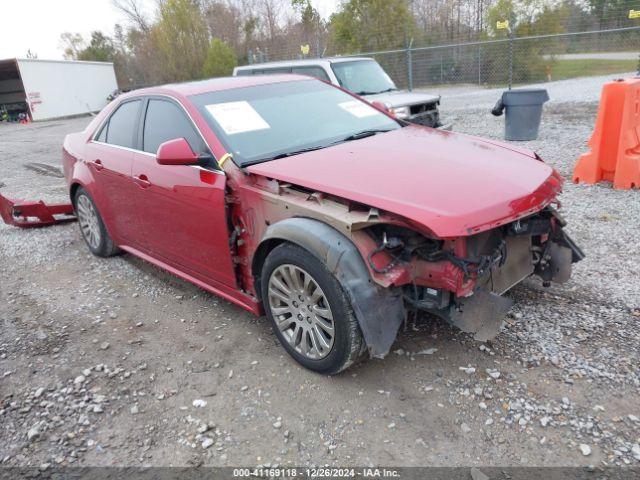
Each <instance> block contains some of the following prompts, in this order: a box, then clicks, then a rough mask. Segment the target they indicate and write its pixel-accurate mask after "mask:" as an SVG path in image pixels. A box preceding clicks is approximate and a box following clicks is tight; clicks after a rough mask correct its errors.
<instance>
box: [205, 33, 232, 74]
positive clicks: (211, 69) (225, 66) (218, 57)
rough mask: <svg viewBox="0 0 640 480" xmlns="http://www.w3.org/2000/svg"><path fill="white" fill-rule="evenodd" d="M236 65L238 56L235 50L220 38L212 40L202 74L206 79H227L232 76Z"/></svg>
mask: <svg viewBox="0 0 640 480" xmlns="http://www.w3.org/2000/svg"><path fill="white" fill-rule="evenodd" d="M236 65H237V60H236V54H235V52H234V51H233V49H232V48H231V47H230V46H229V45H227V44H226V43H225V42H223V41H222V40H220V39H219V38H214V39H213V40H211V44H210V45H209V49H208V50H207V58H206V59H205V61H204V66H203V67H202V74H203V75H204V76H205V77H225V76H227V75H231V72H232V71H233V68H234V67H235V66H236Z"/></svg>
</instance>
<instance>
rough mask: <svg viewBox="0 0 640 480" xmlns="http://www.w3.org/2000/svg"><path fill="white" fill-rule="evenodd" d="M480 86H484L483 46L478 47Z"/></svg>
mask: <svg viewBox="0 0 640 480" xmlns="http://www.w3.org/2000/svg"><path fill="white" fill-rule="evenodd" d="M478 85H482V46H481V45H478Z"/></svg>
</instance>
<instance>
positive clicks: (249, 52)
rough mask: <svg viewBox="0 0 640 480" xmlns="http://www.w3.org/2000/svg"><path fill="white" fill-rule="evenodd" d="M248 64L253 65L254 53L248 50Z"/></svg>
mask: <svg viewBox="0 0 640 480" xmlns="http://www.w3.org/2000/svg"><path fill="white" fill-rule="evenodd" d="M247 63H248V64H249V65H251V64H252V63H253V51H252V50H251V49H249V50H247Z"/></svg>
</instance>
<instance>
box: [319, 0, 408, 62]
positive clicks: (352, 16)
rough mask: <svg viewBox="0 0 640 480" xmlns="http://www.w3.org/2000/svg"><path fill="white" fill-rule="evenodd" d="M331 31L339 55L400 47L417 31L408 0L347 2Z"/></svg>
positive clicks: (351, 0) (352, 0)
mask: <svg viewBox="0 0 640 480" xmlns="http://www.w3.org/2000/svg"><path fill="white" fill-rule="evenodd" d="M329 28H330V31H331V41H332V44H333V48H334V49H335V50H336V52H338V53H353V52H361V51H367V50H385V49H390V48H399V47H402V46H403V45H404V44H405V42H406V41H407V38H410V37H411V35H413V32H414V30H415V28H414V19H413V16H412V15H411V12H410V10H409V3H408V1H407V0H348V1H345V2H344V3H342V5H341V6H340V10H339V11H338V12H336V13H334V14H333V15H331V19H330V25H329Z"/></svg>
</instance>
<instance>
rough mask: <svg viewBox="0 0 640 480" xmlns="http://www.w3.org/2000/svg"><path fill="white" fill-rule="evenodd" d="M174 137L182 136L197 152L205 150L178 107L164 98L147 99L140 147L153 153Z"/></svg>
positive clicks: (201, 141)
mask: <svg viewBox="0 0 640 480" xmlns="http://www.w3.org/2000/svg"><path fill="white" fill-rule="evenodd" d="M176 138H184V139H185V140H186V141H187V142H188V143H189V146H190V147H191V150H193V151H194V152H195V153H197V154H200V153H204V152H206V151H207V146H206V145H205V143H204V141H203V140H202V137H200V135H199V134H198V132H197V131H196V130H195V128H194V126H193V124H192V123H191V120H189V119H188V118H187V116H186V115H185V114H184V112H183V111H182V109H181V108H180V107H178V106H177V105H175V104H174V103H173V102H169V101H166V100H156V99H151V100H149V106H148V107H147V115H146V117H145V120H144V130H143V134H142V149H143V150H144V151H145V152H148V153H153V154H155V153H156V152H157V151H158V147H159V146H160V145H161V144H162V143H164V142H167V141H169V140H174V139H176Z"/></svg>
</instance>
